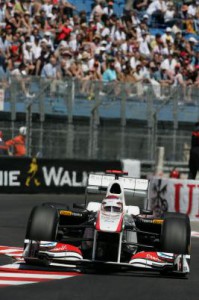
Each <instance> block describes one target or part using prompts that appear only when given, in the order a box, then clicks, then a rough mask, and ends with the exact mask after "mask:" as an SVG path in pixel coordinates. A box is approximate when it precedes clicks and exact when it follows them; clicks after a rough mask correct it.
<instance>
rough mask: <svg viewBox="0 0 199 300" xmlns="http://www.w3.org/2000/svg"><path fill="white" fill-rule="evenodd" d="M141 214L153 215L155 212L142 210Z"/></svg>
mask: <svg viewBox="0 0 199 300" xmlns="http://www.w3.org/2000/svg"><path fill="white" fill-rule="evenodd" d="M141 214H142V215H152V214H153V211H152V210H148V209H142V210H141Z"/></svg>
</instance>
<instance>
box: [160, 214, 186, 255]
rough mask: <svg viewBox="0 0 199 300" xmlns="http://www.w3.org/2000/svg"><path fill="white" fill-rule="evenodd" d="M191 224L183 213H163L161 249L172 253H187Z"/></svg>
mask: <svg viewBox="0 0 199 300" xmlns="http://www.w3.org/2000/svg"><path fill="white" fill-rule="evenodd" d="M190 238H191V226H190V220H189V217H188V216H187V215H185V214H176V213H173V214H172V213H168V214H165V217H164V222H163V225H162V231H161V237H160V244H161V251H163V252H168V253H174V254H189V252H190Z"/></svg>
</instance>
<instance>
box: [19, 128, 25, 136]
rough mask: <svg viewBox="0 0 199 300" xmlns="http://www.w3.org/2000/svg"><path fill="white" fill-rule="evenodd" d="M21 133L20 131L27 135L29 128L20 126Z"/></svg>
mask: <svg viewBox="0 0 199 300" xmlns="http://www.w3.org/2000/svg"><path fill="white" fill-rule="evenodd" d="M19 133H20V134H21V135H26V133H27V128H26V127H24V126H22V127H20V128H19Z"/></svg>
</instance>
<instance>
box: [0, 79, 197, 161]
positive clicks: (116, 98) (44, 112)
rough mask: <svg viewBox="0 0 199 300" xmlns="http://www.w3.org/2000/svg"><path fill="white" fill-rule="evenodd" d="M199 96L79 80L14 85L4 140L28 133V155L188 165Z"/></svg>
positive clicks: (8, 90) (5, 110) (0, 102)
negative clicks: (159, 155) (160, 157)
mask: <svg viewBox="0 0 199 300" xmlns="http://www.w3.org/2000/svg"><path fill="white" fill-rule="evenodd" d="M198 95H199V89H198V87H194V86H190V87H188V88H183V89H182V88H181V87H180V86H168V87H163V86H160V85H158V84H157V83H156V84H153V85H151V84H150V85H149V84H141V83H135V84H132V83H120V82H117V83H116V82H114V83H105V82H99V81H98V82H94V81H84V80H81V81H80V80H76V79H65V80H45V79H43V78H40V77H30V78H27V77H26V78H21V77H20V78H10V80H9V81H8V82H5V81H2V82H1V88H0V116H1V118H0V126H1V130H3V132H4V139H5V140H6V139H10V138H11V137H13V136H14V135H16V134H17V132H18V128H19V127H20V126H21V125H26V126H27V128H28V135H27V149H28V151H27V152H28V156H30V157H31V156H38V157H42V158H53V159H56V158H62V159H77V158H78V159H109V160H110V159H116V160H117V159H121V158H132V159H138V160H140V161H141V162H143V163H148V164H149V165H150V166H153V165H154V162H155V160H156V149H157V148H158V147H159V146H162V147H164V148H165V161H166V163H168V164H169V165H171V166H173V165H175V164H178V165H182V166H186V165H187V161H188V156H189V147H190V136H191V130H192V126H193V124H194V122H196V121H197V120H198V119H199V97H198Z"/></svg>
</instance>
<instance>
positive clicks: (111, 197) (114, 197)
mask: <svg viewBox="0 0 199 300" xmlns="http://www.w3.org/2000/svg"><path fill="white" fill-rule="evenodd" d="M107 199H119V197H118V196H115V195H109V196H107V197H106V198H105V200H107Z"/></svg>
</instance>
